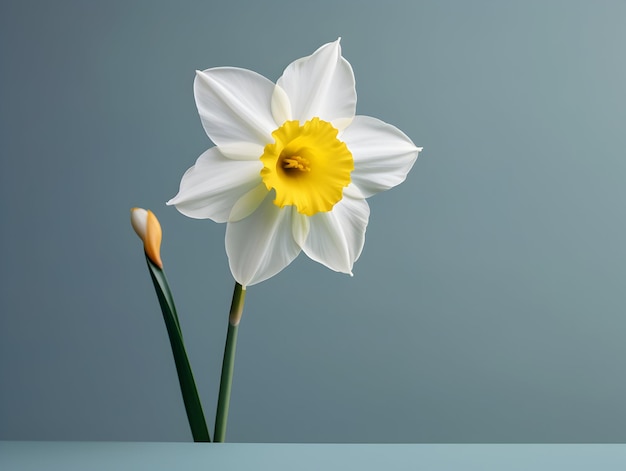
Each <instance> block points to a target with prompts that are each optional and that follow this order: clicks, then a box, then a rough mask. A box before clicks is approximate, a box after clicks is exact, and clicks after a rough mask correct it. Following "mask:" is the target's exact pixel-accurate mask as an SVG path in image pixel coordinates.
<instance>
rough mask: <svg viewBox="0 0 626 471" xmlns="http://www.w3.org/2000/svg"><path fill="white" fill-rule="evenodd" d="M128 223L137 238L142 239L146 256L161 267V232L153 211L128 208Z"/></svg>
mask: <svg viewBox="0 0 626 471" xmlns="http://www.w3.org/2000/svg"><path fill="white" fill-rule="evenodd" d="M130 223H131V224H132V226H133V229H135V232H136V233H137V235H138V236H139V238H140V239H141V240H142V241H143V249H144V250H145V252H146V255H147V256H148V258H149V259H150V260H151V261H152V263H154V264H155V265H156V266H158V267H159V268H163V262H162V261H161V239H162V236H163V232H162V231H161V224H159V220H158V219H157V218H156V216H155V215H154V213H153V212H152V211H150V210H145V209H143V208H132V209H131V210H130Z"/></svg>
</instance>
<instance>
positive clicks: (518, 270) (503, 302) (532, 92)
mask: <svg viewBox="0 0 626 471" xmlns="http://www.w3.org/2000/svg"><path fill="white" fill-rule="evenodd" d="M339 36H341V37H342V38H343V39H342V46H343V52H344V56H345V57H346V58H347V59H348V60H349V61H350V62H351V64H352V66H353V68H354V71H355V75H356V79H357V92H358V94H359V95H358V96H359V101H358V105H357V111H358V113H359V114H365V115H371V116H376V117H378V118H381V119H383V120H385V121H388V122H390V123H392V124H394V125H396V126H398V127H399V128H400V129H402V130H403V131H404V132H406V133H407V134H408V135H409V136H410V137H411V138H412V139H413V140H414V142H415V143H416V144H417V145H421V146H424V151H423V153H422V154H421V155H420V158H419V159H418V161H417V163H416V165H415V166H414V168H413V170H412V172H411V174H410V175H409V178H408V179H407V181H406V182H405V183H404V184H402V185H401V186H399V187H397V188H395V189H393V190H391V191H389V192H387V193H384V194H381V195H377V196H375V197H373V198H371V199H370V200H369V202H370V206H371V209H372V217H371V220H370V224H369V227H368V231H367V238H366V245H365V250H364V252H363V255H362V257H361V258H360V260H359V261H358V262H357V264H356V265H355V269H354V272H355V276H354V277H353V278H350V277H347V276H345V275H340V274H336V273H334V272H331V271H329V270H328V269H326V268H324V267H322V266H321V265H318V264H316V263H314V262H311V261H310V260H308V259H306V257H304V256H301V257H300V258H299V259H297V260H296V262H295V263H293V264H292V265H291V266H290V267H288V268H287V269H286V270H284V271H283V272H282V273H280V274H279V275H277V276H276V277H274V278H272V279H270V280H269V281H267V282H264V283H262V284H260V285H257V286H253V287H251V288H250V289H249V290H248V298H247V305H246V310H245V313H244V319H243V321H242V325H241V328H240V333H239V344H238V351H237V364H236V372H235V378H234V385H233V396H232V402H231V414H230V421H229V433H228V440H230V441H240V442H246V441H250V442H624V441H626V407H625V406H624V397H626V375H624V358H626V342H625V341H624V339H625V338H626V318H625V313H626V294H624V289H623V288H624V281H625V280H626V217H625V216H626V215H625V213H626V211H625V203H626V185H624V181H625V178H626V160H625V158H624V153H625V149H626V132H624V129H625V124H626V60H625V59H624V57H625V56H624V50H625V48H626V3H625V2H623V1H594V2H591V1H587V2H580V1H565V0H564V1H556V0H555V1H544V0H533V1H524V2H499V1H495V0H494V1H473V2H465V1H461V0H459V1H437V2H435V1H430V2H425V1H424V2H417V1H402V2H401V1H395V2H393V1H392V2H388V3H387V4H385V5H384V4H383V2H347V1H344V2H341V1H328V0H319V1H307V2H299V1H293V0H292V1H287V0H272V1H267V2H253V1H249V2H241V1H231V2H219V3H218V2H211V1H197V2H191V1H186V2H157V1H132V2H125V1H108V2H96V1H56V2H47V1H24V0H19V1H18V0H11V1H7V0H4V1H3V2H2V4H1V6H0V53H1V56H0V60H1V61H2V62H1V63H2V68H1V77H2V78H1V83H0V119H1V122H0V133H1V136H0V137H1V138H0V159H1V160H0V192H1V193H0V211H1V212H0V217H1V219H0V221H1V223H0V224H1V225H2V226H1V233H0V234H1V244H0V275H1V285H0V309H1V312H0V439H4V440H17V439H29V440H57V439H58V440H83V439H85V440H165V441H185V440H191V435H190V433H189V431H188V427H187V423H186V418H185V415H184V409H183V406H182V401H181V398H180V392H179V389H178V384H177V380H176V374H175V369H174V365H173V361H172V357H171V353H170V350H169V344H168V340H167V336H166V333H165V329H164V326H163V322H162V319H161V315H160V312H159V308H158V305H157V301H156V298H155V296H154V292H153V288H152V286H151V283H150V280H149V277H148V274H147V272H146V268H145V266H144V260H143V255H142V251H141V244H140V242H139V240H138V239H137V237H136V236H135V234H134V233H133V232H132V229H131V227H130V224H129V208H130V207H132V206H142V207H146V208H150V209H152V210H153V211H155V213H156V214H157V216H158V217H159V219H160V221H161V224H162V226H163V229H164V243H163V249H162V253H163V258H164V261H165V264H166V269H167V274H168V277H169V279H170V284H171V287H172V289H173V291H174V294H175V297H176V299H177V303H178V308H179V314H180V317H181V323H182V328H183V331H184V333H185V338H186V342H187V348H188V352H189V355H190V358H191V361H192V364H193V367H194V370H195V374H196V378H197V382H198V386H199V389H200V392H201V395H202V400H203V403H204V407H205V412H206V414H207V417H209V422H210V423H211V424H212V422H213V414H214V410H215V403H216V399H217V388H218V384H217V381H218V378H219V370H220V364H221V355H222V351H223V345H224V338H225V330H226V313H227V310H228V307H229V303H230V297H231V293H232V285H233V280H232V278H231V275H230V272H229V270H228V264H227V259H226V255H225V252H224V241H223V238H224V230H225V226H224V225H219V224H215V223H213V222H211V221H196V220H191V219H187V218H185V217H184V216H182V215H180V214H179V213H178V212H177V211H176V210H175V209H174V208H171V207H166V206H165V204H164V203H165V201H166V200H168V199H169V198H170V197H172V196H173V195H174V194H175V193H176V192H177V190H178V185H179V181H180V177H181V176H182V174H183V172H184V171H185V170H186V169H187V168H188V167H189V166H191V165H192V164H193V163H194V161H195V159H196V158H197V156H198V155H199V154H200V153H201V152H203V151H204V150H205V149H206V148H208V147H210V146H211V143H210V141H209V140H208V138H207V137H206V135H205V133H204V132H203V130H202V127H201V125H200V121H199V119H198V116H197V112H196V109H195V104H194V100H193V93H192V81H193V78H194V70H195V69H204V68H209V67H214V66H220V65H233V66H239V67H245V68H248V69H252V70H255V71H257V72H259V73H261V74H263V75H265V76H267V77H269V78H270V79H272V80H276V79H277V78H278V77H279V76H280V74H281V73H282V70H283V68H284V67H285V66H286V65H287V64H288V63H289V62H291V61H292V60H294V59H296V58H299V57H302V56H305V55H308V54H310V53H311V52H312V51H313V50H315V49H316V48H317V47H319V46H320V45H321V44H323V43H325V42H328V41H332V40H334V39H336V38H337V37H339Z"/></svg>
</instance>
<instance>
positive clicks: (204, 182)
mask: <svg viewBox="0 0 626 471" xmlns="http://www.w3.org/2000/svg"><path fill="white" fill-rule="evenodd" d="M194 93H195V98H196V105H197V107H198V112H199V114H200V118H201V120H202V125H203V126H204V129H205V131H206V133H207V134H208V136H209V137H210V138H211V140H212V141H213V142H214V143H215V144H216V146H215V147H213V148H211V149H209V150H207V151H206V152H204V153H203V154H202V155H201V156H200V157H199V158H198V160H197V161H196V164H195V165H194V166H193V167H191V168H190V169H189V170H187V172H186V173H185V175H183V178H182V181H181V183H180V190H179V192H178V194H177V195H176V196H175V197H174V198H173V199H171V200H170V201H168V203H167V204H169V205H172V204H173V205H175V206H176V208H177V209H178V210H179V211H180V212H181V213H183V214H185V215H186V216H189V217H192V218H198V219H203V218H208V219H212V220H213V221H216V222H226V223H227V226H226V252H227V254H228V260H229V264H230V269H231V271H232V273H233V276H234V277H235V280H237V282H239V283H240V284H241V285H243V286H244V287H246V286H250V285H253V284H255V283H259V282H261V281H263V280H266V279H268V278H270V277H272V276H274V275H275V274H277V273H278V272H280V271H281V270H282V269H283V268H285V267H286V266H287V265H289V264H290V263H291V262H292V261H293V260H294V259H295V258H296V257H297V256H298V254H299V253H300V251H304V253H305V254H307V255H308V256H309V257H310V258H312V259H313V260H315V261H317V262H320V263H322V264H323V265H326V266H327V267H328V268H330V269H332V270H335V271H338V272H343V273H348V274H352V266H353V265H354V262H355V261H356V260H357V258H358V257H359V255H360V254H361V250H362V249H363V243H364V241H365V228H366V226H367V222H368V219H369V206H368V204H367V202H366V201H365V198H366V197H369V196H371V195H373V194H375V193H378V192H380V191H383V190H387V189H389V188H391V187H393V186H395V185H398V184H399V183H401V182H403V181H404V179H405V178H406V175H407V173H408V172H409V170H410V169H411V167H412V166H413V163H414V162H415V159H416V158H417V154H418V152H419V151H420V150H421V148H419V147H416V146H415V145H414V144H413V142H412V141H411V140H410V139H409V138H408V137H407V136H406V135H405V134H403V133H402V132H401V131H400V130H399V129H397V128H395V127H393V126H391V125H389V124H386V123H384V122H382V121H380V120H378V119H375V118H370V117H368V116H355V111H356V90H355V82H354V74H353V72H352V67H351V66H350V64H349V63H348V61H346V60H345V59H344V58H343V57H342V56H341V47H340V45H339V40H337V41H335V42H333V43H329V44H325V45H324V46H322V47H320V48H319V49H318V50H317V51H315V52H314V53H313V54H312V55H311V56H308V57H304V58H302V59H298V60H296V61H295V62H292V63H291V64H290V65H289V66H288V67H287V68H286V69H285V72H284V73H283V75H282V77H280V78H279V79H278V82H277V83H276V84H273V83H272V82H271V81H269V80H268V79H266V78H264V77H262V76H261V75H259V74H257V73H255V72H252V71H250V70H246V69H239V68H234V67H218V68H214V69H208V70H205V71H203V72H200V71H198V72H197V75H196V79H195V81H194Z"/></svg>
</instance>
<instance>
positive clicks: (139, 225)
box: [130, 208, 148, 242]
mask: <svg viewBox="0 0 626 471" xmlns="http://www.w3.org/2000/svg"><path fill="white" fill-rule="evenodd" d="M130 224H131V225H132V226H133V229H135V233H136V234H137V235H138V236H139V238H140V239H141V241H142V242H143V241H144V240H146V234H147V233H148V211H146V210H145V209H143V208H133V209H131V210H130Z"/></svg>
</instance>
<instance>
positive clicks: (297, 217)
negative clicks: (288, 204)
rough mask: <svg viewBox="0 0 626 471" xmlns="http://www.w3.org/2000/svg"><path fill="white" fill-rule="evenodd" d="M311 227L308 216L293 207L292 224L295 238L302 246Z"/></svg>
mask: <svg viewBox="0 0 626 471" xmlns="http://www.w3.org/2000/svg"><path fill="white" fill-rule="evenodd" d="M310 229H311V227H310V224H309V218H308V216H305V215H304V214H300V213H299V212H298V211H297V210H296V208H295V207H293V222H292V226H291V230H292V234H293V238H294V240H295V241H296V244H298V245H299V246H300V247H303V246H304V243H305V242H306V238H307V237H308V235H309V230H310Z"/></svg>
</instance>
